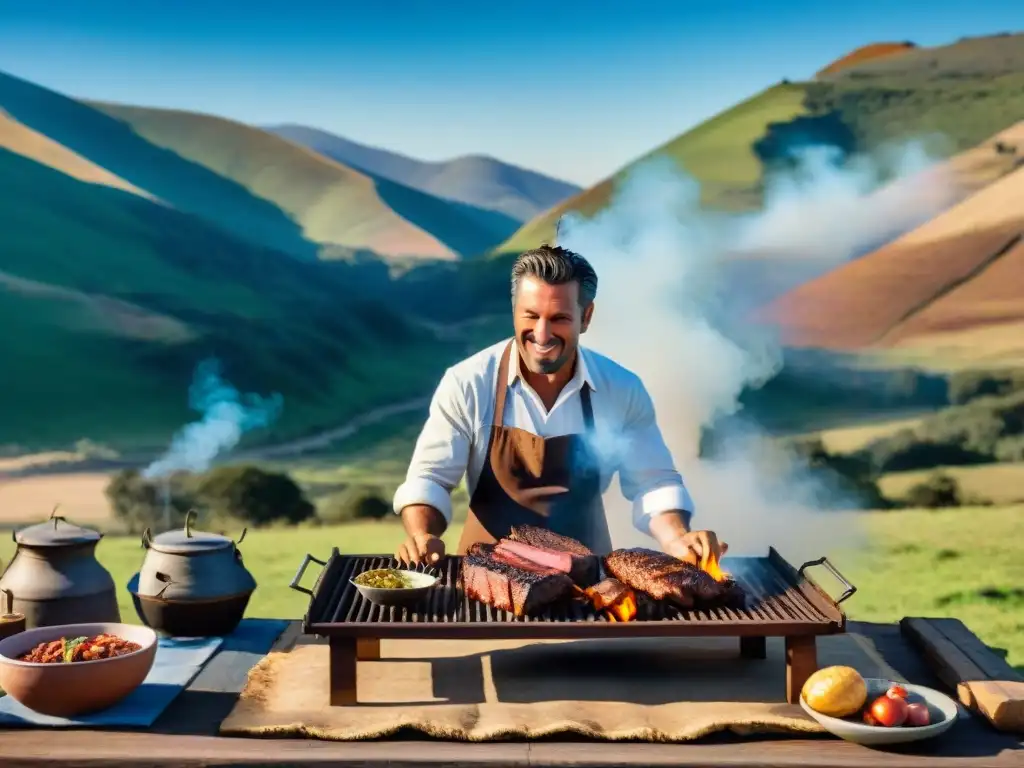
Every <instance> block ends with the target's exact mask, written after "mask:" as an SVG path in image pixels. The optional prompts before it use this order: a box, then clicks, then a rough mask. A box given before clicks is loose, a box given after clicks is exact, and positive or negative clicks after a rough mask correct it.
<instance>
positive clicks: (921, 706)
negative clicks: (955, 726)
mask: <svg viewBox="0 0 1024 768" xmlns="http://www.w3.org/2000/svg"><path fill="white" fill-rule="evenodd" d="M931 721H932V718H931V715H930V714H928V705H927V704H925V703H923V702H920V701H917V702H914V703H913V704H908V705H907V725H912V726H915V727H919V726H922V725H929V724H930V723H931Z"/></svg>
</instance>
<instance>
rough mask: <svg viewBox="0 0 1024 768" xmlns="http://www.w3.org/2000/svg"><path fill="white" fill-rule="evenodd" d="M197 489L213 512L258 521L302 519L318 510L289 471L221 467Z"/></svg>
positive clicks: (264, 522) (252, 521)
mask: <svg viewBox="0 0 1024 768" xmlns="http://www.w3.org/2000/svg"><path fill="white" fill-rule="evenodd" d="M196 490H197V494H198V496H199V497H200V499H201V500H202V501H203V503H204V504H205V505H206V506H207V508H208V509H209V510H210V512H211V513H213V515H214V516H216V517H221V516H223V517H232V518H235V519H238V520H245V521H247V522H251V523H254V524H256V525H264V524H266V523H271V522H275V521H279V520H283V521H287V522H289V523H299V522H302V521H303V520H307V519H309V518H310V517H312V516H313V515H314V513H315V512H316V510H315V508H314V507H313V505H312V504H311V503H310V502H309V500H308V499H306V497H305V494H303V492H302V489H301V488H300V487H299V486H298V485H297V484H296V483H295V481H294V480H292V479H291V478H290V477H289V476H288V475H286V474H285V473H283V472H268V471H266V470H263V469H260V468H259V467H254V466H234V467H218V468H217V469H214V470H211V471H210V472H207V473H206V474H205V475H203V476H202V477H201V478H200V479H199V482H198V483H197V486H196Z"/></svg>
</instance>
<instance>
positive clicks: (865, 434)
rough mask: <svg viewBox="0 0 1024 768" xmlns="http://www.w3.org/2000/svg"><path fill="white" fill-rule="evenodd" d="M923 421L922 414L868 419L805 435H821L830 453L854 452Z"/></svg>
mask: <svg viewBox="0 0 1024 768" xmlns="http://www.w3.org/2000/svg"><path fill="white" fill-rule="evenodd" d="M920 422H921V417H920V416H912V417H909V418H906V419H886V420H884V421H868V422H864V423H860V424H854V425H851V426H848V427H836V428H835V429H825V430H822V431H821V432H817V433H812V434H809V435H806V436H805V437H820V438H821V441H822V442H823V443H824V444H825V449H826V450H827V451H828V452H829V453H853V452H854V451H857V450H860V449H861V448H863V447H864V446H865V445H867V444H868V443H870V442H872V441H873V440H877V439H879V438H880V437H888V436H889V435H892V434H895V433H896V432H899V431H900V430H901V429H910V428H913V427H915V426H917V425H918V424H919V423H920Z"/></svg>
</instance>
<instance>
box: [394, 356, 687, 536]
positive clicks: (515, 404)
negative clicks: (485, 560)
mask: <svg viewBox="0 0 1024 768" xmlns="http://www.w3.org/2000/svg"><path fill="white" fill-rule="evenodd" d="M507 344H508V340H507V339H506V340H505V341H502V342H500V343H498V344H495V345H494V346H491V347H488V348H487V349H485V350H483V351H481V352H478V353H477V354H475V355H473V356H472V357H469V358H466V359H465V360H463V361H462V362H460V363H457V364H455V365H454V366H452V367H451V368H449V369H448V370H447V371H446V372H445V374H444V376H443V377H442V379H441V383H440V384H439V385H438V387H437V390H436V391H435V392H434V397H433V400H432V401H431V403H430V413H429V415H428V417H427V421H426V423H425V424H424V426H423V430H422V432H420V436H419V439H418V440H417V441H416V449H415V451H414V452H413V456H412V461H411V462H410V463H409V471H408V473H407V475H406V480H405V482H404V483H402V485H400V486H399V487H398V490H397V491H396V492H395V496H394V510H395V512H396V513H399V512H401V511H402V509H403V508H404V507H407V506H409V505H411V504H428V505H430V506H431V507H434V508H435V509H437V510H439V511H440V512H441V514H443V515H444V516H445V519H446V520H448V521H449V522H451V519H452V502H451V491H452V489H453V488H455V487H456V486H457V485H458V484H459V481H460V480H461V479H462V477H463V475H465V476H466V486H467V490H468V491H469V495H470V497H472V495H473V491H474V489H475V488H476V484H477V480H478V479H479V477H480V472H481V470H482V469H483V467H484V465H485V464H486V462H487V461H488V457H487V447H488V438H489V436H490V430H491V423H492V421H493V417H494V395H495V390H496V387H495V384H496V378H497V375H498V366H499V364H500V362H501V354H502V352H503V351H504V349H505V346H506V345H507ZM579 353H580V354H579V363H578V365H577V366H576V373H575V375H574V376H573V378H572V380H570V381H569V383H568V384H567V385H566V386H565V388H564V389H563V390H562V392H561V394H559V396H558V400H557V401H556V402H555V405H554V406H553V407H552V409H551V411H550V412H549V411H547V410H546V409H545V408H544V404H543V403H542V402H541V399H540V397H539V396H538V395H537V393H536V392H534V391H533V389H532V388H531V387H530V386H529V385H528V384H527V383H526V381H525V380H524V379H523V378H522V377H521V376H520V369H519V353H518V352H517V351H516V347H515V344H513V346H512V350H511V358H510V360H509V371H508V386H509V390H508V393H507V395H506V399H505V416H504V420H503V421H504V425H505V426H509V427H518V428H519V429H523V430H526V431H527V432H531V433H533V434H535V435H539V436H541V437H544V438H547V437H556V436H558V435H569V434H576V433H582V432H584V429H585V425H584V422H583V406H582V402H581V399H580V390H581V389H582V387H583V383H584V382H587V383H588V384H589V385H590V389H591V393H590V400H591V405H592V408H593V410H594V439H593V440H592V445H591V447H592V448H593V449H594V450H596V452H597V454H598V457H599V465H600V476H601V493H602V494H603V493H604V492H605V491H606V490H607V489H608V486H609V484H610V483H611V479H612V477H613V476H614V475H615V472H616V471H618V472H619V485H620V487H621V488H622V493H623V495H624V496H625V497H626V498H627V499H628V500H629V501H631V502H633V524H634V525H635V526H636V527H637V528H638V529H639V530H641V531H643V532H645V533H646V532H648V522H649V520H650V518H651V517H652V516H654V515H658V514H661V513H662V512H668V511H671V510H681V511H683V512H686V513H689V514H692V513H693V500H692V499H691V498H690V494H689V492H688V491H687V490H686V486H685V485H684V484H683V479H682V477H680V475H679V473H678V472H677V471H676V468H675V465H674V464H673V461H672V455H671V454H670V453H669V450H668V448H667V446H666V445H665V441H664V439H663V438H662V436H661V430H660V429H658V425H657V422H656V421H655V417H654V403H653V402H652V400H651V397H650V395H649V394H648V393H647V389H646V388H645V387H644V385H643V382H641V381H640V378H639V377H638V376H637V375H636V374H634V373H632V372H631V371H628V370H626V369H625V368H623V367H622V366H621V365H619V364H618V363H616V362H614V361H612V360H610V359H609V358H607V357H605V356H604V355H601V354H598V353H597V352H594V351H593V350H589V349H584V348H582V347H580V348H579ZM596 503H597V504H598V505H600V504H601V500H600V498H598V499H597V502H596ZM591 513H592V514H597V513H599V514H604V511H603V506H602V507H601V508H599V509H596V510H591Z"/></svg>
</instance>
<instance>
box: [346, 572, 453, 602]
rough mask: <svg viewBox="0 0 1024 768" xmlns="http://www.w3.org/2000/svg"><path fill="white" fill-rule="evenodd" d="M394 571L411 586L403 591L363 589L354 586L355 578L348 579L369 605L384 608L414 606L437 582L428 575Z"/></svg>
mask: <svg viewBox="0 0 1024 768" xmlns="http://www.w3.org/2000/svg"><path fill="white" fill-rule="evenodd" d="M396 570H397V571H398V572H399V573H401V574H402V575H403V576H405V577H406V578H407V579H409V582H410V583H411V584H412V585H413V586H411V587H407V588H405V589H381V588H380V587H364V586H363V585H361V584H356V582H355V577H353V578H352V579H350V581H351V582H352V584H353V585H354V586H355V588H356V589H357V590H359V594H360V595H362V596H363V597H365V598H366V599H367V600H369V601H370V602H371V603H373V604H374V605H383V606H386V607H391V606H403V607H404V606H410V605H415V604H416V603H418V602H419V601H420V600H422V599H423V598H424V597H426V596H427V593H428V592H430V590H431V589H433V587H434V585H435V584H437V581H438V577H437V576H434V575H433V574H430V573H423V572H422V571H405V570H401V569H396ZM357 575H358V574H357Z"/></svg>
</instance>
